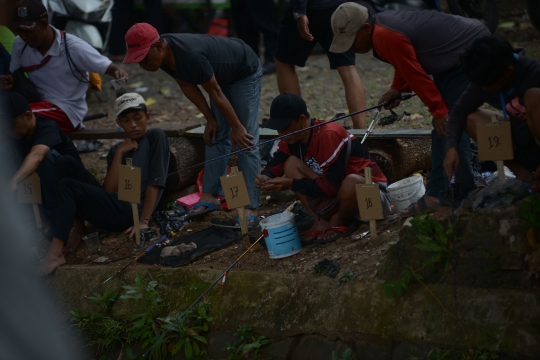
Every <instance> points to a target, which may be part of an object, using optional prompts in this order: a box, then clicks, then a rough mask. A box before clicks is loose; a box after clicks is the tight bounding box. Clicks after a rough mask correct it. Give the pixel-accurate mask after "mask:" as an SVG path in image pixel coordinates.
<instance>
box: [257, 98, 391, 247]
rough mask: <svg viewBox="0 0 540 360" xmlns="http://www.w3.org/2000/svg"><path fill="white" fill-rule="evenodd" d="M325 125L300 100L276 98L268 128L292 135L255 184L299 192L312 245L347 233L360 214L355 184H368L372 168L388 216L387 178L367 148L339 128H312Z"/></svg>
mask: <svg viewBox="0 0 540 360" xmlns="http://www.w3.org/2000/svg"><path fill="white" fill-rule="evenodd" d="M321 123H323V121H321V120H317V119H310V118H309V113H308V111H307V107H306V103H305V102H304V100H303V99H302V98H301V97H299V96H298V95H295V94H289V93H284V94H281V95H279V96H278V97H276V98H275V99H274V101H273V102H272V106H271V108H270V120H268V122H267V123H266V124H265V125H264V126H265V127H268V128H270V129H274V130H277V131H278V133H279V135H281V136H282V135H287V134H291V135H290V136H287V137H285V138H284V139H282V140H280V142H279V147H278V150H277V151H276V153H275V154H274V157H273V158H272V159H271V160H270V162H269V163H268V166H267V167H266V169H265V170H263V172H262V173H261V174H260V175H258V176H257V178H256V181H255V183H256V184H257V186H258V187H259V188H260V189H261V190H263V191H269V190H278V191H282V190H288V189H291V190H293V191H294V192H295V193H296V196H297V198H298V199H299V200H300V201H301V202H302V204H303V205H304V207H305V208H306V209H308V210H309V211H310V213H311V214H312V216H313V217H314V218H315V224H314V225H313V227H312V228H311V229H310V230H309V231H308V232H306V233H305V234H304V236H303V238H302V241H303V242H304V243H310V244H314V243H325V242H330V241H334V240H336V239H338V238H339V237H341V236H343V234H344V233H347V232H348V228H347V227H346V226H345V225H347V224H348V223H349V222H350V221H351V220H352V219H353V217H355V216H356V215H357V214H358V203H357V200H356V184H364V183H365V179H364V169H365V168H366V167H371V168H372V177H373V182H375V183H378V184H379V187H380V193H381V201H382V205H383V212H384V214H385V215H387V214H388V213H390V196H389V194H388V192H387V190H386V182H387V180H386V176H384V174H383V172H382V171H381V169H380V168H379V166H378V165H377V163H375V161H373V159H372V158H371V156H370V155H369V152H368V151H367V149H366V148H365V147H364V146H363V145H362V144H361V143H360V141H359V140H358V139H356V138H355V137H354V136H353V135H351V134H349V133H348V132H347V131H346V130H345V129H344V128H343V127H342V126H340V125H339V124H336V123H327V124H325V125H322V126H319V127H316V128H309V127H311V126H313V125H318V124H321ZM302 129H305V131H302ZM293 132H297V133H295V134H292V133H293ZM283 175H285V176H283Z"/></svg>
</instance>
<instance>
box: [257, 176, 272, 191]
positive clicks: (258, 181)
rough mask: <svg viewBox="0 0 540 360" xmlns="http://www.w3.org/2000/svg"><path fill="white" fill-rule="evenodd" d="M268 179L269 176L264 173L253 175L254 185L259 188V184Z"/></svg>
mask: <svg viewBox="0 0 540 360" xmlns="http://www.w3.org/2000/svg"><path fill="white" fill-rule="evenodd" d="M268 180H270V177H269V176H266V175H260V174H259V175H257V176H255V185H257V187H258V188H259V189H260V188H261V186H262V185H263V184H264V183H265V182H267V181H268Z"/></svg>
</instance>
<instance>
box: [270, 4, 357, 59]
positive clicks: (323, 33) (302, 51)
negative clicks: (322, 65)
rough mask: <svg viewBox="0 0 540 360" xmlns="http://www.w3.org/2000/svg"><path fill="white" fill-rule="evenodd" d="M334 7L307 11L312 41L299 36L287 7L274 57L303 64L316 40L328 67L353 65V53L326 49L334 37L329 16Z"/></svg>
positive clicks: (291, 13) (289, 9) (335, 7)
mask: <svg viewBox="0 0 540 360" xmlns="http://www.w3.org/2000/svg"><path fill="white" fill-rule="evenodd" d="M336 9H337V6H334V7H331V8H328V9H323V10H317V11H308V12H307V14H306V15H307V17H308V20H309V31H310V33H311V35H313V37H314V38H315V39H314V40H313V41H307V40H304V39H302V37H301V36H300V33H299V32H298V28H297V27H296V20H295V19H294V16H293V12H292V8H291V7H289V8H288V9H287V11H286V13H285V16H284V17H283V21H282V22H281V28H280V30H279V39H278V46H277V51H276V59H278V60H279V61H281V62H284V63H287V64H294V65H296V66H305V65H306V60H307V58H308V56H309V54H311V51H312V50H313V48H314V47H315V45H316V44H317V42H318V43H319V44H321V46H322V48H323V49H324V51H325V52H326V55H327V56H328V61H329V62H330V69H336V68H338V67H340V66H349V65H354V64H355V61H354V60H355V57H354V53H352V52H350V51H348V52H346V53H342V54H336V53H332V52H329V51H328V49H330V45H331V44H332V40H333V39H334V33H333V32H332V27H331V23H330V18H331V17H332V14H333V13H334V10H336Z"/></svg>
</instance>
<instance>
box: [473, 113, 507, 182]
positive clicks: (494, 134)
mask: <svg viewBox="0 0 540 360" xmlns="http://www.w3.org/2000/svg"><path fill="white" fill-rule="evenodd" d="M476 134H477V135H476V140H477V142H478V157H479V158H480V160H481V161H488V160H492V161H496V162H497V172H498V173H499V181H501V182H503V181H504V180H505V175H504V164H503V161H504V160H513V159H514V147H513V146H512V130H511V128H510V121H502V122H499V121H498V119H497V117H496V116H492V118H491V124H477V126H476Z"/></svg>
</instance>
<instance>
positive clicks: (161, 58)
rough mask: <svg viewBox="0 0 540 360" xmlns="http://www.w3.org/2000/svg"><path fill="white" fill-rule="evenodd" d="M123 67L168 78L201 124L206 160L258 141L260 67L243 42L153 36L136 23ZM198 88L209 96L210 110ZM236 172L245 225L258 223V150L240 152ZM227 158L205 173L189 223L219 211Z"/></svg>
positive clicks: (210, 165)
mask: <svg viewBox="0 0 540 360" xmlns="http://www.w3.org/2000/svg"><path fill="white" fill-rule="evenodd" d="M126 43H127V49H128V51H127V54H126V58H125V59H124V64H129V63H139V66H140V67H142V68H143V69H145V70H146V71H152V72H153V71H157V70H159V69H162V70H163V71H165V72H166V73H167V74H169V75H170V76H172V77H173V78H174V80H175V81H176V82H177V83H178V85H179V86H180V89H181V90H182V92H183V93H184V95H186V97H187V98H188V99H189V100H190V101H191V102H192V103H193V104H195V106H197V108H198V109H199V110H200V111H201V113H202V114H203V115H204V117H205V118H206V128H205V130H204V141H205V143H206V151H205V154H206V155H205V156H206V160H213V159H215V158H217V157H219V156H220V155H223V154H228V153H229V152H230V150H231V143H233V144H236V146H237V147H240V148H247V147H249V146H252V145H254V144H255V143H257V142H258V141H259V98H260V93H261V77H262V67H261V64H260V61H259V58H258V57H257V55H256V54H255V53H254V52H253V50H252V49H251V48H250V47H249V46H247V45H246V44H245V43H244V42H243V41H242V40H240V39H235V38H225V37H219V36H209V35H200V34H163V35H161V37H160V35H159V34H158V32H157V30H156V29H155V28H154V27H152V26H151V25H149V24H146V23H139V24H135V25H134V26H132V27H131V29H129V31H128V32H127V34H126ZM198 85H201V86H202V88H203V89H204V90H205V91H206V92H207V93H208V95H209V96H210V104H208V103H207V102H206V99H205V97H204V95H203V93H202V92H201V90H200V89H199V87H198ZM238 158H239V167H240V170H241V171H242V172H243V173H244V178H245V180H246V184H247V189H248V193H249V197H250V200H251V205H250V206H247V207H246V215H247V219H248V225H250V224H253V223H255V222H256V221H257V210H256V209H257V207H258V206H259V195H260V193H259V190H258V189H257V187H256V186H255V177H256V176H257V174H258V173H259V171H260V168H261V162H260V157H259V151H258V148H256V147H253V148H251V149H246V150H245V151H242V152H241V153H240V154H239V155H238ZM227 162H228V159H227V158H221V159H219V160H216V161H212V162H209V163H207V164H206V165H205V167H204V180H203V195H202V197H201V200H200V201H199V203H198V204H196V205H195V206H194V208H193V210H192V212H191V213H190V215H188V218H190V217H195V216H198V215H201V214H203V213H207V212H210V211H214V210H219V209H220V208H221V207H220V203H219V200H218V199H217V196H218V195H223V190H222V189H221V184H220V180H219V177H220V176H223V175H225V173H226V168H227Z"/></svg>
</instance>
